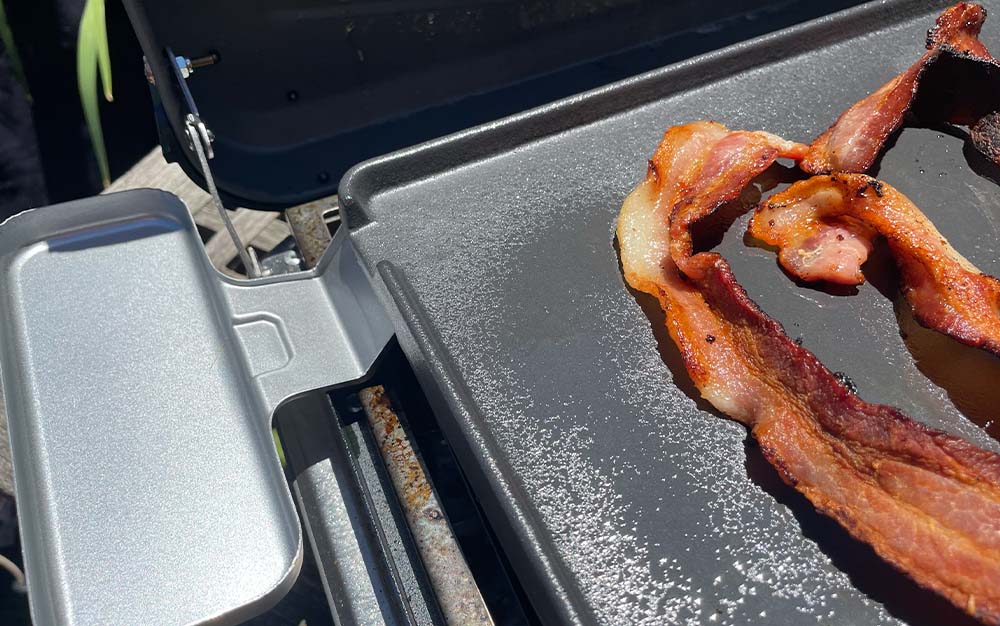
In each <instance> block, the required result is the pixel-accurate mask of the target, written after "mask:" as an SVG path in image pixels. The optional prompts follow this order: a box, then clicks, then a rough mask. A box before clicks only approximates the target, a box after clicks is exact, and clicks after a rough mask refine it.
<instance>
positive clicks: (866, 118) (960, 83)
mask: <svg viewBox="0 0 1000 626" xmlns="http://www.w3.org/2000/svg"><path fill="white" fill-rule="evenodd" d="M985 19H986V9H984V8H983V7H981V6H980V5H978V4H973V3H969V2H962V3H959V4H956V5H954V6H952V7H950V8H949V9H947V10H945V12H944V13H942V14H941V15H940V17H938V19H937V23H936V24H935V25H934V27H933V28H931V29H930V31H928V33H927V52H925V53H924V54H923V56H921V57H920V59H919V60H918V61H917V62H916V63H914V64H913V65H911V66H910V68H909V69H907V70H906V71H905V72H903V73H902V74H900V75H898V76H896V77H895V78H893V79H892V80H890V81H889V82H887V83H886V84H884V85H882V86H881V87H880V88H879V89H878V90H876V91H875V92H874V93H872V94H871V95H869V96H868V97H866V98H864V99H863V100H861V101H859V102H857V103H856V104H854V105H853V106H852V107H851V108H849V109H847V110H846V111H844V112H843V113H842V114H841V116H840V117H839V118H837V121H836V122H834V124H833V126H831V127H830V128H829V129H828V130H827V131H826V132H825V133H823V134H822V135H820V136H819V137H817V138H816V140H815V141H813V143H812V145H811V146H810V148H809V154H807V155H806V157H805V159H803V160H802V163H801V164H800V165H801V167H802V169H803V170H805V171H806V172H809V173H810V174H825V173H829V172H864V171H866V170H867V169H868V168H870V167H871V166H872V164H873V163H874V162H875V159H876V158H877V157H878V155H879V153H880V152H881V151H882V146H883V145H884V144H885V142H886V140H887V139H888V138H889V136H890V135H892V133H893V132H895V131H896V130H897V129H898V128H899V127H900V125H902V123H903V116H904V115H905V114H906V112H907V111H910V110H913V112H914V113H915V114H916V115H917V117H918V118H919V119H920V120H921V121H922V122H924V123H938V122H948V123H952V124H960V125H964V126H969V127H970V135H971V137H972V140H973V144H974V145H975V146H976V148H977V149H978V150H979V151H980V152H982V153H983V154H984V155H986V156H987V157H988V158H989V159H991V160H992V161H994V162H996V163H998V164H1000V120H998V115H1000V113H998V111H1000V63H998V62H997V60H996V59H994V58H993V56H992V55H990V53H989V51H988V50H987V49H986V47H985V46H984V45H983V44H982V42H980V41H979V38H978V37H979V30H980V29H981V28H982V25H983V21H984V20H985Z"/></svg>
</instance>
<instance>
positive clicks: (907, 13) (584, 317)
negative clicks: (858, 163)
mask: <svg viewBox="0 0 1000 626" xmlns="http://www.w3.org/2000/svg"><path fill="white" fill-rule="evenodd" d="M987 4H988V5H990V7H991V9H992V10H993V12H994V13H996V14H998V15H1000V10H997V9H1000V3H996V2H988V3H987ZM941 6H944V5H943V4H940V3H927V2H888V3H884V4H878V5H867V6H865V7H862V8H859V9H855V10H851V11H848V12H845V13H842V14H837V15H835V16H831V17H829V18H825V19H823V20H820V21H818V22H815V23H812V24H810V25H806V26H805V27H800V28H794V29H791V30H789V31H785V32H783V33H779V34H777V35H774V36H768V37H765V38H763V39H761V40H757V41H754V42H750V43H748V44H741V45H739V46H736V47H735V48H732V49H728V50H724V51H721V52H719V53H713V54H710V55H707V56H704V57H700V58H698V59H695V60H692V61H690V62H685V63H682V64H679V65H676V66H672V67H668V68H665V69H663V70H660V71H657V72H654V73H652V74H649V75H645V76H641V77H638V78H636V79H632V80H629V81H625V82H623V83H619V84H616V85H612V86H610V87H607V88H605V89H602V90H598V91H596V92H593V93H591V94H587V95H584V96H581V97H578V98H573V99H570V100H567V101H564V102H561V103H557V104H554V105H552V106H549V107H544V108H542V109H538V110H536V111H533V112H530V113H527V114H525V115H522V116H519V117H516V118H512V119H509V120H505V121H503V122H499V123H497V124H493V125H489V126H486V127H482V128H478V129H474V130H472V131H468V132H466V133H462V134H459V135H456V136H454V137H451V138H448V139H445V140H442V141H439V142H434V143H431V144H425V145H423V146H419V147H417V148H414V149H412V150H409V151H405V152H402V153H397V154H395V155H390V156H388V157H385V158H382V159H377V160H374V161H370V162H368V163H365V164H362V165H360V166H358V167H357V168H355V169H354V170H353V171H352V172H351V173H349V174H348V175H347V176H346V177H345V179H344V181H343V182H342V184H341V188H340V191H341V198H342V200H343V201H344V205H345V207H346V209H347V218H348V220H349V223H350V224H351V227H352V229H353V239H354V240H355V242H356V243H357V244H358V246H359V249H360V251H361V253H362V255H363V257H364V259H365V260H366V262H367V263H368V264H369V266H370V267H372V268H377V270H378V272H379V275H380V276H381V280H382V284H381V287H380V289H382V290H383V294H384V296H385V297H386V301H387V302H390V303H392V304H393V305H394V309H395V310H394V312H393V316H394V320H395V323H396V326H397V330H398V331H399V332H400V334H401V341H402V343H403V345H404V347H405V348H406V350H407V352H408V354H409V356H410V358H411V360H413V362H414V364H415V367H416V370H417V372H418V375H419V376H420V377H421V379H422V381H423V383H424V384H425V386H426V387H427V389H428V390H429V392H430V394H431V397H432V402H434V403H435V405H436V409H438V410H439V412H440V414H441V416H442V421H443V426H445V428H446V430H447V431H448V435H449V438H450V439H451V442H452V444H453V445H454V446H455V447H456V449H457V451H458V453H459V455H460V457H461V461H462V463H463V466H464V468H465V470H466V472H467V473H468V474H469V476H470V479H471V481H472V483H473V486H474V488H475V489H476V491H477V493H478V494H479V496H480V497H481V499H482V500H483V503H484V506H485V507H486V510H487V513H488V514H489V516H490V517H491V519H492V520H493V524H494V526H495V527H496V528H497V530H498V532H499V533H500V535H501V539H502V540H503V541H504V543H505V544H506V547H507V549H508V551H509V552H510V553H511V555H512V557H513V558H514V561H515V566H516V567H517V569H518V571H519V574H520V575H521V576H522V577H523V578H524V579H525V581H526V587H527V589H528V592H529V594H531V597H532V600H533V602H534V603H535V604H536V606H537V608H538V609H539V611H540V612H541V613H542V616H543V620H544V621H545V623H556V622H573V623H600V624H609V625H615V626H618V625H623V624H665V623H678V624H697V623H716V622H717V623H731V624H746V623H767V624H803V623H819V624H876V623H878V624H887V623H900V622H909V623H912V624H933V623H963V622H964V621H965V619H966V618H965V617H964V616H963V615H962V614H961V613H959V612H958V611H956V610H954V609H952V608H951V607H950V606H949V605H947V604H946V603H945V602H944V601H942V600H940V599H938V598H937V597H935V596H934V595H933V594H930V593H928V592H925V591H922V590H920V589H919V588H917V587H916V586H915V585H914V584H912V583H910V582H909V581H908V580H906V579H905V578H904V577H903V576H902V575H900V574H898V573H897V572H895V571H894V570H893V569H892V568H891V567H889V566H887V565H886V564H884V563H883V562H882V561H881V560H879V559H878V558H877V557H875V556H874V554H873V553H872V552H871V551H870V550H869V549H868V548H866V547H864V546H861V545H860V544H857V543H856V542H853V541H852V540H850V538H849V537H847V536H846V534H845V533H844V532H843V531H842V530H841V529H840V528H839V527H838V526H837V525H836V524H835V523H833V522H831V521H830V520H828V519H826V518H824V517H822V516H820V515H818V514H817V513H816V512H815V511H814V510H813V508H812V507H811V506H810V505H809V504H808V502H806V501H805V500H804V499H803V498H802V497H801V496H799V495H798V494H797V493H795V492H794V491H792V490H791V489H789V488H787V487H785V486H784V485H782V484H781V482H780V480H779V479H778V477H777V475H776V473H775V472H774V470H773V469H771V468H770V466H769V465H768V464H767V463H766V462H765V461H764V460H763V458H762V456H761V454H760V453H759V451H758V450H757V448H756V446H755V444H753V443H752V441H751V442H748V440H747V439H748V438H747V433H746V431H745V429H744V428H743V427H742V426H740V425H738V424H735V423H733V422H730V421H727V420H725V419H722V418H720V417H719V416H718V415H717V414H715V413H714V412H713V411H712V410H710V409H709V407H708V406H707V405H706V404H705V403H704V402H702V401H701V400H699V399H698V398H697V393H696V392H695V391H694V390H693V388H692V385H691V383H690V380H689V379H688V377H687V375H686V374H685V373H684V371H683V368H682V367H681V365H680V361H679V359H678V356H677V353H676V351H675V349H674V348H673V347H672V344H671V343H670V341H669V339H668V338H667V337H666V335H665V333H664V332H662V330H661V328H662V316H661V315H660V314H659V313H658V311H657V307H656V305H655V303H652V302H651V301H650V299H649V298H647V297H645V296H642V295H636V294H633V293H630V291H629V290H628V289H627V288H626V286H625V284H624V282H623V279H622V275H621V270H620V267H619V264H618V259H617V253H616V251H615V249H614V248H613V240H614V223H615V218H616V215H617V212H618V209H619V207H620V205H621V202H622V200H623V198H624V197H625V195H626V194H627V193H628V191H629V190H630V189H631V188H632V187H633V186H634V185H635V184H636V183H637V182H639V181H640V180H641V179H642V177H643V175H644V171H645V163H646V159H647V158H648V157H649V155H650V154H651V153H652V151H653V149H654V147H655V146H656V144H657V142H658V140H659V138H660V136H661V134H662V132H663V131H664V130H665V129H666V128H667V127H668V126H670V125H673V124H678V123H683V122H688V121H692V120H698V119H706V118H708V119H715V120H718V121H721V122H723V123H725V124H727V125H728V126H729V127H731V128H747V129H765V130H768V131H772V132H775V133H778V134H780V135H782V136H784V137H786V138H789V139H796V140H800V141H809V140H811V139H812V138H813V137H814V136H816V135H817V134H818V133H819V132H821V131H822V130H823V129H825V128H826V127H827V126H828V125H829V124H830V123H831V122H832V121H833V120H834V119H835V118H836V116H837V115H838V114H839V112H840V111H842V110H843V109H844V108H846V107H847V106H849V105H850V104H851V103H853V102H855V101H856V100H857V99H859V98H860V97H862V96H864V95H865V94H867V93H868V92H870V91H871V90H873V89H874V88H876V87H878V86H879V85H881V84H882V83H884V82H885V81H886V80H888V79H889V78H890V77H892V76H893V75H895V74H896V73H898V72H900V71H901V70H903V69H904V68H906V67H907V66H909V65H910V64H911V63H912V62H913V61H914V60H915V59H916V58H917V57H918V56H919V55H920V54H921V52H922V51H923V41H924V33H925V31H926V30H927V28H928V27H929V26H930V25H931V24H932V23H933V19H934V17H935V15H936V14H937V13H938V11H939V9H940V7H941ZM983 40H984V41H985V42H987V43H988V44H992V45H993V47H994V48H1000V22H998V21H997V20H996V18H994V19H993V20H992V21H990V20H988V21H987V24H986V28H985V29H984V32H983ZM964 152H967V150H964V149H963V139H962V138H961V137H957V136H953V135H951V134H949V133H947V132H944V131H940V132H939V131H935V130H926V129H912V130H906V131H904V132H903V133H902V135H901V136H900V137H899V139H898V141H897V142H896V143H895V145H894V146H893V147H892V149H891V151H890V152H889V153H888V155H887V156H886V157H885V158H884V160H883V161H882V163H881V166H880V170H879V172H878V174H879V176H880V177H881V178H882V179H884V180H886V181H888V182H889V183H891V184H893V185H894V186H896V187H897V188H898V189H899V190H900V191H902V192H903V193H905V194H907V195H908V196H909V197H910V198H911V199H913V200H914V201H915V202H916V204H917V205H918V206H920V207H921V208H923V209H924V210H925V212H926V213H927V214H928V216H929V217H930V218H931V219H932V220H933V221H934V222H935V224H937V225H938V227H939V228H940V230H941V231H942V233H944V235H945V236H946V237H948V239H949V240H950V241H951V243H952V244H953V245H954V246H955V248H957V249H958V250H959V251H961V252H962V253H963V254H965V255H966V256H967V257H968V258H969V259H970V260H972V261H973V262H974V263H975V264H977V265H978V266H979V267H980V268H982V269H983V270H984V271H986V272H989V273H992V274H998V273H1000V261H998V259H997V255H996V252H997V239H998V236H1000V232H998V225H1000V193H998V192H1000V190H998V187H997V184H996V183H995V182H993V181H991V180H989V179H988V178H986V177H985V176H984V175H982V174H980V173H977V170H978V171H980V172H983V173H984V174H989V173H990V172H995V170H990V169H989V168H987V167H986V166H983V165H981V164H979V163H976V164H975V169H974V168H973V167H972V166H970V162H971V161H970V160H967V159H966V157H965V155H964ZM785 186H787V185H781V186H779V187H778V189H781V188H784V187H785ZM745 225H746V218H745V217H744V218H743V219H742V220H740V221H738V222H737V223H736V224H735V225H734V226H733V227H732V228H731V229H730V231H729V232H728V234H727V236H726V237H725V239H724V241H723V243H722V244H721V246H720V247H719V250H720V251H721V252H722V253H723V254H724V255H725V256H726V258H728V259H729V260H730V261H731V263H732V265H733V267H734V270H735V272H736V275H737V277H738V279H739V280H740V282H741V283H742V284H743V285H744V286H745V287H746V288H747V290H748V291H749V293H750V295H751V296H752V297H753V298H754V299H755V300H756V301H757V302H758V303H759V304H760V305H761V306H762V307H763V308H764V310H765V311H767V312H769V313H770V314H771V315H773V316H774V317H776V318H777V319H778V320H779V321H781V322H782V323H783V324H784V325H785V328H786V329H787V330H788V332H789V334H791V335H792V336H793V337H794V336H801V337H802V338H803V341H804V345H805V346H806V347H808V348H809V349H810V350H812V351H814V352H815V353H816V354H817V355H818V356H819V358H820V359H821V360H822V361H823V362H824V363H826V364H827V365H828V366H829V367H830V368H831V369H833V370H841V371H844V372H846V373H847V374H848V375H849V376H851V377H852V378H853V380H854V381H856V383H857V384H858V387H859V389H860V393H861V395H862V396H863V397H864V398H866V399H868V400H871V401H877V402H885V403H889V404H892V405H895V406H898V407H900V408H901V409H903V410H904V411H905V412H907V413H908V414H910V415H912V416H914V417H915V418H917V419H920V420H922V421H925V422H926V423H928V424H931V425H933V426H936V427H940V428H944V429H946V430H948V431H951V432H954V433H957V434H959V435H961V436H964V437H966V438H968V439H971V440H973V441H975V442H977V443H978V444H980V445H983V446H986V447H990V448H992V449H998V446H997V442H996V441H995V440H993V439H991V438H990V437H989V436H988V435H987V434H986V433H985V432H984V431H983V430H982V429H981V428H979V427H978V426H976V425H975V424H973V423H971V422H970V421H969V420H968V419H966V418H965V417H963V416H962V415H961V414H960V413H959V411H958V410H957V409H956V408H955V406H954V402H953V401H952V399H951V398H950V397H949V392H948V389H946V388H943V387H942V386H939V384H938V382H935V380H934V379H931V378H928V376H926V375H925V374H924V373H922V372H921V369H920V368H919V367H918V366H917V364H916V363H915V360H914V357H913V356H912V355H911V353H910V352H909V351H908V349H907V347H906V344H905V343H904V340H903V338H902V337H901V334H900V330H899V326H898V323H897V318H896V314H895V311H894V305H893V302H892V300H891V299H890V298H889V297H886V296H885V295H883V294H882V293H880V291H879V289H877V288H876V287H873V286H872V285H871V284H866V285H863V286H862V287H860V288H859V289H858V291H857V293H856V294H855V295H851V296H848V297H844V296H834V295H830V294H828V293H825V292H823V291H820V290H815V289H809V288H804V287H800V286H796V285H795V284H793V283H792V282H791V281H790V280H788V279H787V277H785V276H783V275H782V273H781V272H780V270H779V269H778V268H777V266H776V263H775V255H774V253H773V252H771V251H767V250H763V249H759V248H753V247H747V246H746V245H745V244H744V243H743V241H742V235H743V232H744V231H745ZM877 282H879V283H880V286H881V287H882V289H883V290H884V291H886V293H887V294H889V295H890V296H891V295H892V294H893V293H894V291H893V290H894V288H893V287H892V285H891V283H886V282H885V281H881V280H880V281H877ZM993 365H995V362H993Z"/></svg>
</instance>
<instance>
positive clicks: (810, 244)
mask: <svg viewBox="0 0 1000 626" xmlns="http://www.w3.org/2000/svg"><path fill="white" fill-rule="evenodd" d="M748 232H749V233H750V235H752V236H753V237H755V238H757V239H760V240H761V241H763V242H765V243H768V244H770V245H773V246H777V247H778V260H779V262H780V263H781V265H782V267H784V268H785V269H786V270H787V271H788V272H789V273H790V274H792V275H793V276H796V277H797V278H799V279H801V280H805V281H818V280H822V281H829V282H834V283H840V284H848V285H856V284H860V283H862V282H864V277H863V276H862V275H861V269H860V268H861V264H862V263H864V261H865V259H866V258H867V256H868V252H869V251H870V250H871V248H872V240H873V239H875V238H876V237H877V236H879V235H881V236H883V237H885V240H886V242H887V243H888V245H889V249H890V251H891V252H892V255H893V257H894V258H895V260H896V264H897V265H898V266H899V270H900V273H901V275H902V281H903V285H902V290H903V295H905V296H906V299H907V300H908V301H909V303H910V306H911V307H912V308H913V314H914V316H915V317H916V318H917V321H919V322H920V323H921V324H922V325H924V326H926V327H928V328H931V329H933V330H936V331H938V332H941V333H944V334H946V335H949V336H951V337H953V338H955V339H957V340H958V341H961V342H962V343H965V344H967V345H971V346H975V347H978V348H983V349H985V350H988V351H990V352H993V353H994V354H1000V281H998V280H997V279H996V278H993V277H992V276H988V275H986V274H983V273H982V272H981V271H979V270H978V269H977V268H976V267H975V266H974V265H973V264H972V263H970V262H969V261H968V260H966V259H965V257H963V256H962V255H961V254H959V253H958V252H957V251H956V250H955V249H954V248H952V247H951V245H949V244H948V242H947V240H945V238H944V237H943V236H942V235H941V233H940V232H938V230H937V229H936V228H935V227H934V225H933V224H932V223H931V222H930V220H928V219H927V217H925V216H924V214H923V213H921V212H920V209H918V208H917V207H916V206H914V205H913V203H912V202H910V201H909V199H907V198H906V196H904V195H903V194H901V193H899V192H898V191H896V190H895V189H893V188H892V187H891V186H890V185H888V184H887V183H884V182H881V181H877V180H875V179H874V178H871V177H870V176H866V175H864V174H834V175H832V176H814V177H812V178H810V179H808V180H803V181H799V182H797V183H795V184H794V185H792V186H791V187H789V188H788V189H786V190H785V191H783V192H781V193H779V194H776V195H774V196H771V197H770V198H769V199H768V200H767V201H765V202H762V203H761V205H760V206H759V207H758V208H757V211H756V212H755V213H754V216H753V219H751V221H750V226H749V229H748Z"/></svg>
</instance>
